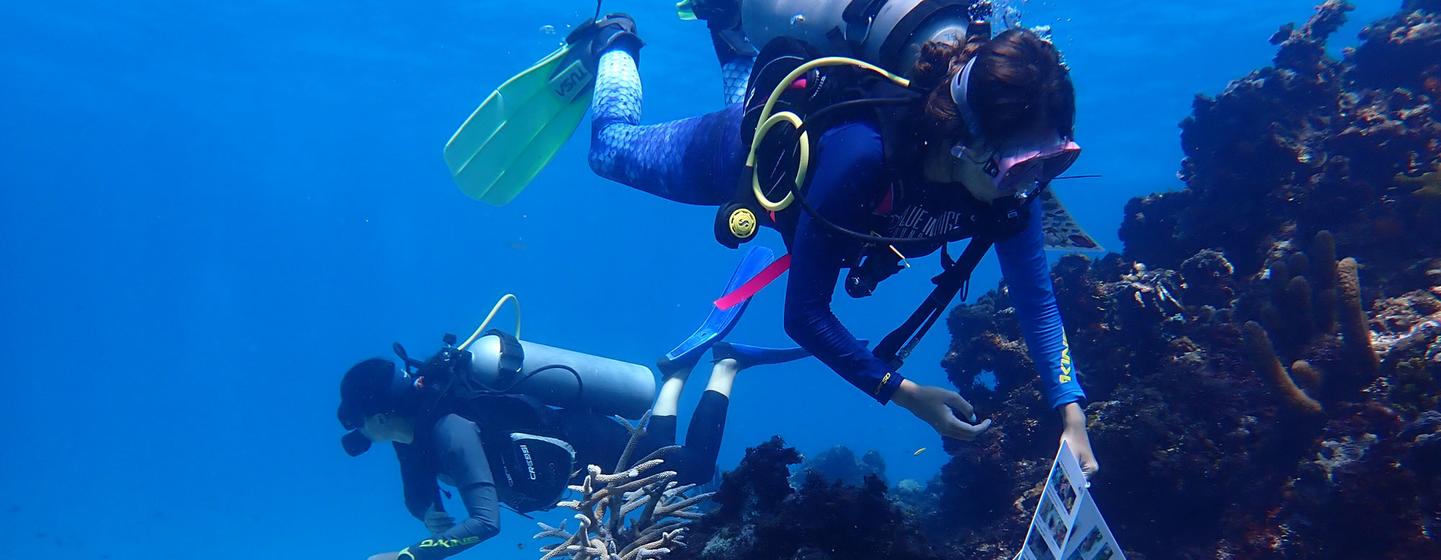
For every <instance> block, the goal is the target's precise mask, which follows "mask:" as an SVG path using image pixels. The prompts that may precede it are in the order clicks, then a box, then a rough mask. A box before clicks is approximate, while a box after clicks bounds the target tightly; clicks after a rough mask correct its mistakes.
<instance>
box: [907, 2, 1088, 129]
mask: <svg viewBox="0 0 1441 560" xmlns="http://www.w3.org/2000/svg"><path fill="white" fill-rule="evenodd" d="M972 58H975V59H976V67H975V69H973V70H971V77H970V78H971V83H970V90H969V91H970V103H971V107H972V108H973V109H974V113H975V115H976V120H977V121H979V122H977V123H976V126H977V128H979V129H980V132H981V135H983V136H985V137H986V138H990V139H993V140H994V139H1003V138H1006V137H1008V136H1010V135H1013V134H1015V133H1017V132H1022V131H1027V130H1031V129H1032V128H1035V127H1037V126H1044V127H1048V128H1052V129H1055V130H1057V131H1058V132H1060V134H1061V135H1062V136H1071V135H1072V134H1073V132H1072V129H1073V128H1074V127H1075V121H1076V90H1075V86H1074V85H1072V84H1071V75H1070V71H1069V70H1067V69H1066V67H1065V66H1064V65H1062V64H1061V53H1060V52H1059V51H1057V50H1056V47H1055V45H1052V44H1051V43H1050V42H1049V41H1046V40H1045V39H1042V38H1040V36H1038V35H1036V34H1035V33H1032V32H1030V31H1026V30H1023V29H1010V30H1007V31H1005V32H1002V33H1001V34H1000V35H997V36H996V37H995V38H992V39H990V40H986V39H985V38H982V37H968V38H967V39H966V42H965V43H964V44H957V43H952V42H943V41H931V42H929V43H926V44H925V45H924V46H922V47H921V56H920V59H919V60H917V61H916V66H915V68H914V70H913V71H912V72H911V75H912V76H914V77H915V78H914V80H913V81H914V82H915V83H916V84H917V85H921V86H922V87H928V88H930V89H931V93H930V95H928V96H927V97H926V102H925V108H924V110H923V111H922V115H923V117H922V118H921V123H920V125H921V128H922V130H924V131H925V132H926V136H928V137H930V138H932V139H941V138H946V139H951V138H964V139H966V140H970V138H969V136H970V134H969V133H968V132H967V128H966V124H965V123H964V122H962V120H961V116H960V112H959V111H958V110H957V108H956V103H955V101H953V100H952V99H951V78H952V77H953V76H955V75H956V73H958V72H960V71H961V68H963V67H964V66H965V64H966V62H968V61H970V60H971V59H972Z"/></svg>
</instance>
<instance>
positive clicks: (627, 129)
mask: <svg viewBox="0 0 1441 560" xmlns="http://www.w3.org/2000/svg"><path fill="white" fill-rule="evenodd" d="M591 111H592V112H593V113H594V117H593V118H592V120H591V139H590V154H589V160H590V167H591V169H592V170H593V171H595V173H596V174H597V175H600V176H601V177H605V178H607V179H610V180H612V181H615V182H618V183H621V184H624V185H627V186H630V187H632V188H636V189H640V190H642V191H645V192H648V193H650V194H653V195H656V196H659V197H661V198H665V199H667V200H672V201H675V202H680V203H684V204H700V205H720V204H723V203H725V202H726V201H728V200H730V198H731V195H732V194H734V192H735V186H736V182H737V181H738V180H739V177H740V169H741V167H743V165H744V163H745V162H744V161H743V160H742V155H741V151H742V150H741V141H740V122H741V107H740V105H730V106H727V107H726V108H725V109H722V110H720V111H716V112H714V113H708V114H705V115H700V116H697V117H690V118H685V119H680V120H675V121H670V122H664V123H659V124H650V125H642V124H640V121H641V83H640V72H639V70H638V69H637V68H636V63H635V56H634V54H633V53H631V52H628V51H627V50H626V49H625V48H622V47H616V48H612V49H611V50H608V51H606V52H605V54H603V55H601V57H600V63H599V66H598V68H597V70H596V80H595V97H594V98H593V100H592V101H591Z"/></svg>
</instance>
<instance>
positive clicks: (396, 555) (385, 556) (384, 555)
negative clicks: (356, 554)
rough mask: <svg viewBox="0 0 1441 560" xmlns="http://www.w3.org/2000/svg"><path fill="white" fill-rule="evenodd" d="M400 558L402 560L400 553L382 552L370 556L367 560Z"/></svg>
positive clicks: (394, 559) (395, 559) (393, 559)
mask: <svg viewBox="0 0 1441 560" xmlns="http://www.w3.org/2000/svg"><path fill="white" fill-rule="evenodd" d="M398 558H400V553H399V552H382V553H380V554H372V555H370V558H368V559H367V560H397V559H398Z"/></svg>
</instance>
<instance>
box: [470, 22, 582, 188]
mask: <svg viewBox="0 0 1441 560" xmlns="http://www.w3.org/2000/svg"><path fill="white" fill-rule="evenodd" d="M582 50H584V49H583V48H578V49H573V45H566V46H563V47H561V48H559V49H557V50H556V51H555V52H553V53H550V54H549V55H547V56H546V57H545V58H543V59H541V60H540V62H537V63H536V64H535V65H534V66H531V67H530V68H529V69H527V70H525V71H524V72H521V73H520V74H517V75H516V76H515V77H513V78H511V79H509V80H506V82H505V83H503V84H501V85H500V87H498V88H496V90H495V91H493V92H491V94H490V96H489V97H486V98H485V102H484V103H481V104H480V107H477V108H476V109H475V112H474V113H472V114H471V115H470V118H468V119H466V120H465V123H464V124H462V125H460V128H459V129H458V130H456V131H455V134H454V135H453V136H451V137H450V141H449V142H446V143H445V163H446V165H447V166H448V167H450V175H451V177H452V178H454V179H455V184H456V185H458V186H459V187H460V190H461V192H464V193H465V194H466V195H468V196H470V197H471V198H475V199H478V200H481V201H484V202H486V203H489V204H494V205H496V206H502V205H505V204H506V203H508V202H510V201H511V199H514V198H515V197H516V195H518V194H520V191H522V190H524V189H525V187H526V185H528V184H530V181H531V180H532V179H535V176H536V175H537V174H539V173H540V170H541V169H544V168H545V165H546V164H547V163H550V160H551V159H552V158H554V157H555V154H556V152H559V151H560V148H561V146H563V145H565V142H566V141H567V140H569V139H570V137H571V135H572V134H574V133H575V129H576V127H578V126H580V121H581V119H583V118H585V112H586V110H587V109H589V108H590V101H591V96H592V95H593V94H594V92H595V72H594V71H593V70H592V69H591V68H589V67H588V65H587V64H586V62H585V60H584V59H583V57H582V56H580V52H581V51H582Z"/></svg>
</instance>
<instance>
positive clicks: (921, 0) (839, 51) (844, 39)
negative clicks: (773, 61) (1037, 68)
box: [740, 0, 990, 75]
mask: <svg viewBox="0 0 1441 560" xmlns="http://www.w3.org/2000/svg"><path fill="white" fill-rule="evenodd" d="M740 5H741V6H740V16H741V29H742V30H743V31H744V32H745V36H746V38H747V39H749V40H750V42H751V44H753V45H765V44H767V43H770V42H771V41H772V40H774V39H777V38H782V37H787V38H791V39H796V40H800V41H802V42H804V43H806V44H808V45H810V46H811V47H812V48H814V49H815V50H816V51H818V53H819V54H820V55H821V56H849V57H854V58H858V59H861V60H864V61H867V62H871V63H873V64H876V65H878V66H880V67H881V68H884V69H886V70H889V71H891V72H894V73H897V74H900V75H908V74H910V71H911V68H912V67H913V66H914V65H915V61H916V59H917V58H919V57H920V52H921V45H923V44H925V43H926V41H930V40H933V39H945V40H953V41H963V40H964V39H965V38H966V27H967V25H968V24H969V23H970V22H971V21H975V20H977V19H985V18H986V17H989V15H990V2H989V1H987V0H740Z"/></svg>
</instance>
